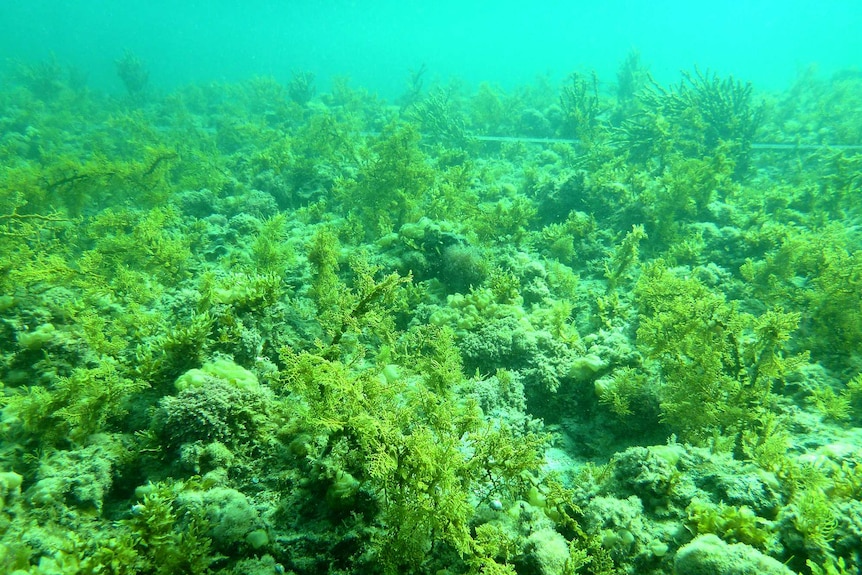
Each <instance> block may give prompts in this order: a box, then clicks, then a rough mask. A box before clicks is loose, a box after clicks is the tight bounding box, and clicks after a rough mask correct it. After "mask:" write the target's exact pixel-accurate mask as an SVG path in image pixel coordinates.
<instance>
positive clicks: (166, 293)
mask: <svg viewBox="0 0 862 575" xmlns="http://www.w3.org/2000/svg"><path fill="white" fill-rule="evenodd" d="M117 72H118V75H119V78H120V79H121V80H122V82H123V84H124V85H125V88H126V90H127V94H125V95H123V96H122V97H118V96H114V97H109V96H107V95H103V94H100V93H95V92H93V91H92V90H89V89H88V88H87V86H86V82H85V80H84V78H83V75H82V74H81V73H79V72H77V71H75V70H67V69H65V68H63V67H62V66H61V65H59V64H58V63H57V62H56V61H54V60H52V61H48V62H44V63H39V64H23V63H22V64H19V65H17V66H15V67H14V68H13V69H12V70H11V71H10V72H9V73H8V74H7V76H8V77H7V78H6V81H5V82H4V84H3V87H2V91H0V269H2V271H0V387H2V399H0V401H2V404H0V405H2V422H0V433H2V439H0V573H14V574H16V575H21V574H26V573H30V574H42V575H55V574H63V575H71V574H115V575H120V574H123V575H125V574H160V575H174V574H204V573H219V574H236V575H240V574H249V575H257V574H264V573H268V574H276V573H295V574H297V575H300V574H301V575H305V574H319V573H333V574H360V573H361V574H375V573H384V574H392V573H428V574H437V575H444V574H451V575H455V574H461V573H484V574H488V575H505V574H508V575H511V574H515V573H517V574H519V575H562V574H574V573H579V574H612V573H638V574H656V575H658V574H670V573H676V574H677V575H699V574H707V573H710V574H718V575H721V574H726V575H731V574H743V573H746V574H747V573H760V574H790V573H794V572H796V573H805V574H808V573H812V574H815V575H820V574H823V575H839V574H844V573H848V574H849V573H858V572H859V571H860V569H862V557H860V553H862V551H860V550H862V500H860V498H862V443H860V434H859V433H858V427H857V426H858V425H859V424H860V422H862V376H860V372H862V353H860V352H862V252H860V249H859V248H860V228H859V224H860V219H859V218H860V213H862V209H860V206H862V201H860V194H862V150H860V148H859V145H860V144H862V75H860V74H859V73H858V72H844V73H840V74H835V75H833V76H831V77H821V76H818V75H817V74H815V73H814V72H806V73H803V74H801V75H800V76H799V78H798V80H797V81H796V82H795V83H794V84H793V86H792V87H791V88H790V89H789V90H788V91H786V92H782V93H765V92H761V91H758V89H757V87H756V86H751V85H748V84H746V83H744V82H741V81H739V80H737V79H734V78H732V77H724V76H719V75H716V74H714V73H711V72H708V71H704V70H697V69H695V70H691V71H689V72H687V73H683V74H682V75H681V77H680V80H679V82H678V83H676V84H674V85H668V86H663V85H658V84H656V83H655V82H653V81H652V80H651V79H650V77H649V74H648V72H647V70H645V69H644V67H643V66H642V65H641V64H640V61H639V60H638V58H637V56H636V55H632V56H631V57H630V58H629V59H627V60H626V61H625V62H624V63H623V64H622V65H621V66H620V69H619V73H618V76H617V77H616V78H610V79H606V80H607V81H606V82H603V83H600V82H599V79H598V78H596V77H595V76H594V75H590V74H574V75H572V76H571V77H569V78H568V79H567V80H566V81H565V83H564V84H563V85H562V86H556V85H553V84H552V83H551V82H548V81H546V80H542V79H539V80H537V81H536V82H535V83H533V84H532V85H528V86H524V87H521V88H519V89H515V90H509V91H504V90H501V89H499V88H497V87H495V86H493V85H484V84H483V85H480V86H479V87H478V88H475V89H473V88H468V87H465V86H464V85H463V84H460V83H458V82H456V81H452V82H449V83H447V84H443V85H434V86H430V87H429V86H425V85H423V79H424V78H423V72H422V70H419V71H417V72H416V73H415V74H414V75H413V76H412V77H411V78H410V79H409V81H408V82H407V85H406V86H405V90H404V94H403V96H402V97H400V98H398V99H397V100H395V101H391V102H388V101H384V100H382V99H379V98H377V97H375V96H374V95H372V94H369V93H368V92H367V91H365V90H363V89H362V88H361V87H356V86H353V85H351V84H350V82H349V81H348V80H347V79H344V78H340V79H335V80H333V82H332V86H331V88H330V89H329V91H327V92H323V91H318V90H316V89H315V84H314V78H313V77H312V76H311V75H310V74H305V73H301V74H296V75H295V76H294V77H293V78H292V79H291V81H290V82H289V83H287V84H286V85H282V84H279V83H277V82H276V81H274V80H271V79H267V78H258V79H253V80H250V81H247V82H244V83H242V84H236V85H234V84H230V85H226V84H205V85H191V86H188V87H185V88H182V89H179V90H175V91H173V92H171V93H167V94H165V93H159V92H158V91H157V90H156V89H154V88H153V87H152V86H151V85H150V83H149V82H148V78H149V76H148V72H149V71H148V70H147V69H146V66H145V65H144V64H143V63H142V62H141V61H139V60H138V59H137V58H135V57H134V55H131V54H126V55H125V56H124V57H123V58H121V59H120V60H119V61H118V62H117Z"/></svg>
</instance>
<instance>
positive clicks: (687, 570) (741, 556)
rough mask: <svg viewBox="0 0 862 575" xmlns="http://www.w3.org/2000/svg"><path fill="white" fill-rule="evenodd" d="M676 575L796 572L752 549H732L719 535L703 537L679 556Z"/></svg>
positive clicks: (739, 545)
mask: <svg viewBox="0 0 862 575" xmlns="http://www.w3.org/2000/svg"><path fill="white" fill-rule="evenodd" d="M674 574H675V575H793V571H791V570H790V569H789V568H788V567H787V566H785V565H784V564H783V563H781V562H780V561H778V560H777V559H773V558H772V557H769V556H768V555H764V554H763V553H761V552H760V551H758V550H757V549H755V548H754V547H751V546H749V545H745V544H743V543H735V544H733V545H729V544H727V543H725V542H724V541H722V540H721V539H719V538H718V537H717V536H716V535H701V536H700V537H697V538H696V539H695V540H694V541H692V542H691V543H689V544H688V545H686V546H684V547H682V548H681V549H680V550H679V551H678V552H677V554H676V560H675V561H674Z"/></svg>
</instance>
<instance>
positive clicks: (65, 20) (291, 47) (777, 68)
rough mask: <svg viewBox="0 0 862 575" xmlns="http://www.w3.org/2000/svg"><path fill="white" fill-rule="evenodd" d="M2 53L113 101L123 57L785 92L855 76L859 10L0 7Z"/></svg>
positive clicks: (279, 74)
mask: <svg viewBox="0 0 862 575" xmlns="http://www.w3.org/2000/svg"><path fill="white" fill-rule="evenodd" d="M3 4H4V5H3V6H0V32H2V34H0V54H2V55H3V56H5V57H12V58H22V59H25V60H27V59H31V60H40V59H43V58H46V57H47V56H48V55H49V54H50V53H52V52H53V53H55V54H56V55H57V56H58V58H59V59H60V60H61V61H62V62H64V63H67V64H69V65H73V66H76V67H79V68H81V69H82V70H83V71H85V72H86V73H87V74H88V76H89V77H90V78H91V81H92V82H93V84H94V85H96V86H98V87H100V88H103V89H110V90H118V89H119V88H120V87H119V86H118V85H117V83H116V79H115V77H114V76H113V72H112V70H111V61H112V60H113V59H114V58H116V57H117V55H118V54H121V53H122V51H123V50H124V49H129V50H132V51H133V52H134V53H136V54H137V55H138V56H139V57H141V58H142V59H144V60H146V61H147V62H149V63H151V65H152V66H153V83H154V85H156V86H159V87H164V88H171V87H175V86H177V85H182V84H184V83H187V82H190V81H197V82H206V81H214V80H228V81H236V80H241V79H244V78H248V77H250V76H252V75H256V74H257V75H272V76H274V77H275V78H277V79H279V80H282V81H285V80H286V79H287V78H289V76H290V73H291V72H292V71H295V70H308V71H311V72H314V73H315V74H316V75H317V77H318V78H320V79H321V80H323V81H325V79H328V78H330V77H332V76H334V75H347V76H350V77H351V78H353V79H354V81H356V82H357V83H358V84H359V85H362V86H365V87H367V88H368V89H371V90H374V91H377V92H379V93H380V94H381V95H384V96H389V97H392V96H395V95H397V94H398V93H399V92H400V90H401V89H402V88H403V84H404V82H405V81H406V78H407V76H408V74H409V71H410V70H412V69H416V68H418V67H419V66H421V65H423V64H424V65H425V66H427V68H428V76H429V78H436V79H442V80H445V79H448V78H450V77H453V76H455V77H459V78H463V79H465V80H466V81H468V82H471V83H477V82H482V81H488V82H494V83H499V84H501V85H503V86H505V87H507V88H511V87H513V86H515V85H518V84H523V83H525V82H528V81H531V80H532V79H533V78H534V77H535V76H536V75H540V74H551V75H552V77H554V78H556V79H559V78H561V77H563V76H565V75H566V74H568V73H569V72H571V71H576V70H577V71H584V70H592V69H594V70H596V71H598V72H599V74H600V76H601V77H602V78H603V79H604V78H607V79H608V81H609V79H610V77H611V76H612V74H613V73H614V71H615V70H616V66H617V64H618V63H619V62H620V61H621V60H622V59H623V58H624V57H625V55H626V54H627V53H628V51H629V50H630V49H632V48H635V49H638V50H639V51H640V52H641V53H642V55H643V57H644V60H645V62H647V63H649V65H650V67H651V69H652V71H653V73H654V74H655V75H656V77H657V78H658V79H660V80H662V81H672V80H674V79H675V78H676V77H677V76H678V74H679V71H680V70H684V69H688V68H690V67H691V66H693V65H694V64H698V65H701V66H704V67H707V66H708V67H710V68H711V69H715V70H717V71H720V72H722V73H724V74H734V75H736V76H737V77H740V78H744V79H746V80H749V81H752V82H755V83H756V84H757V85H759V86H762V87H763V88H785V87H787V86H788V85H789V84H790V82H792V80H793V78H794V77H795V75H796V73H797V71H798V70H800V69H804V68H805V67H807V66H809V65H817V66H819V67H820V69H821V70H822V71H823V72H824V73H827V74H828V73H832V72H834V71H836V70H839V69H843V68H848V67H853V66H859V58H860V56H859V55H860V54H862V40H860V36H862V35H860V34H859V30H860V29H862V7H860V6H859V4H858V3H857V2H853V1H852V0H829V1H824V2H807V1H802V0H800V1H794V2H776V1H768V0H756V1H752V2H741V1H740V2H736V1H723V2H710V3H691V2H674V1H671V0H661V1H657V2H627V1H625V0H615V1H610V2H595V3H585V2H534V3H523V2H511V3H507V2H396V1H379V2H350V1H342V0H334V1H328V2H309V1H299V2H278V1H259V0H256V1H252V2H233V1H227V0H216V1H189V2H164V1H155V2H140V1H133V2H125V3H123V4H122V5H120V4H118V3H117V2H114V1H111V0H93V1H88V2H69V1H67V2H50V1H43V0H37V1H33V2H26V3H24V2H4V3H3Z"/></svg>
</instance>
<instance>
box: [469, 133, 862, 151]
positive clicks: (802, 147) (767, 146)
mask: <svg viewBox="0 0 862 575" xmlns="http://www.w3.org/2000/svg"><path fill="white" fill-rule="evenodd" d="M473 139H474V140H479V141H480V142H523V143H526V144H558V143H559V144H575V145H577V144H580V143H581V141H580V140H572V139H567V138H522V137H520V136H473ZM751 149H752V150H862V145H859V146H855V145H846V144H836V145H834V146H833V145H830V144H772V143H757V144H751Z"/></svg>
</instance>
